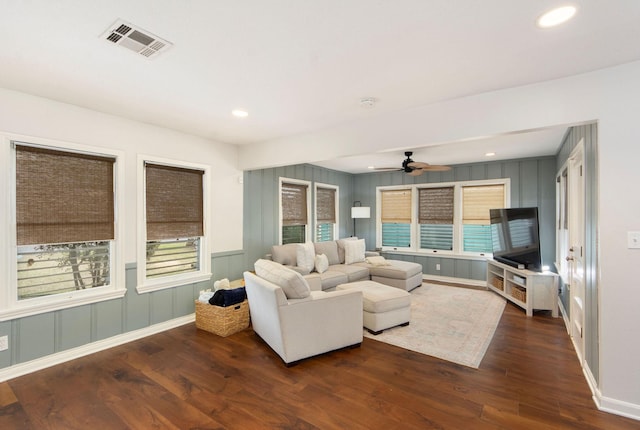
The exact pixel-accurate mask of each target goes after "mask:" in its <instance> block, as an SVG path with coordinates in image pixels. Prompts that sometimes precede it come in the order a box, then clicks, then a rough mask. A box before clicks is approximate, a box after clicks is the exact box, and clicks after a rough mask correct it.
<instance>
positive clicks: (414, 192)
mask: <svg viewBox="0 0 640 430" xmlns="http://www.w3.org/2000/svg"><path fill="white" fill-rule="evenodd" d="M481 185H504V193H505V207H511V178H497V179H483V180H477V181H458V182H429V183H422V184H411V185H391V186H378V187H376V214H377V215H376V247H377V248H378V249H381V250H382V251H384V252H399V253H411V254H415V255H432V256H439V255H444V256H447V257H457V258H471V259H473V258H483V259H484V258H490V257H491V256H492V254H491V253H479V252H468V251H463V250H462V248H463V238H462V188H463V187H467V186H481ZM442 187H453V198H454V206H453V219H454V223H453V229H454V232H453V234H454V241H453V250H451V251H449V250H440V249H421V248H420V246H419V243H418V238H419V237H420V225H419V224H418V200H417V199H418V197H417V196H418V190H420V189H422V188H442ZM385 190H411V245H412V246H411V247H393V246H382V222H381V214H382V211H381V209H382V199H381V192H382V191H385Z"/></svg>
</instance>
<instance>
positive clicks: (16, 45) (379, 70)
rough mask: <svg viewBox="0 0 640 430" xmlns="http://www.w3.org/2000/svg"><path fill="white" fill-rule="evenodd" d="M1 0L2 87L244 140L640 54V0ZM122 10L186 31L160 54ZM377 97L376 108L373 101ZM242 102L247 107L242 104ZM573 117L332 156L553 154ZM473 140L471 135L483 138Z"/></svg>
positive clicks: (159, 26)
mask: <svg viewBox="0 0 640 430" xmlns="http://www.w3.org/2000/svg"><path fill="white" fill-rule="evenodd" d="M564 3H566V2H564V1H560V0H518V1H513V0H483V1H476V0H466V1H463V0H459V1H451V0H397V1H388V0H323V1H312V0H268V1H265V0H236V1H233V2H228V1H213V0H189V1H178V0H111V1H108V2H104V1H87V0H56V1H50V0H32V1H21V0H0V11H1V13H0V40H2V42H0V87H4V88H7V89H13V90H17V91H22V92H26V93H30V94H35V95H38V96H42V97H46V98H50V99H54V100H59V101H63V102H66V103H71V104H75V105H79V106H83V107H87V108H90V109H94V110H98V111H102V112H106V113H111V114H115V115H120V116H124V117H128V118H132V119H135V120H138V121H143V122H147V123H151V124H157V125H161V126H164V127H170V128H173V129H176V130H180V131H184V132H187V133H190V134H195V135H200V136H204V137H208V138H210V139H212V140H215V141H220V142H227V143H232V144H240V145H245V144H259V143H261V142H268V141H271V140H274V139H282V138H287V137H291V136H295V135H298V134H307V135H308V134H309V133H314V132H320V131H322V130H326V129H329V128H332V127H337V126H340V125H344V124H345V123H349V122H355V123H357V121H358V120H361V119H363V118H368V117H371V116H375V117H376V118H377V119H378V120H379V121H384V118H385V114H392V113H393V114H397V113H398V112H401V111H402V110H406V109H412V108H415V107H418V106H423V105H427V104H430V103H435V102H438V101H443V100H449V99H452V98H456V97H461V96H467V95H472V94H478V93H482V92H486V91H493V90H498V89H502V88H508V87H513V86H520V85H527V84H530V83H535V82H540V81H545V80H550V79H555V78H561V77H565V76H570V75H574V74H578V73H583V72H588V71H592V70H596V69H600V68H605V67H610V66H614V65H618V64H622V63H626V62H631V61H636V60H638V59H640V44H639V43H638V40H640V25H639V23H640V1H637V0H614V1H602V0H580V1H577V0H576V1H573V3H575V4H576V5H578V7H579V10H578V13H577V15H576V17H575V18H574V19H573V20H572V21H570V22H569V23H567V24H565V25H564V26H562V27H559V28H554V29H548V30H540V29H538V28H537V27H536V26H535V25H534V20H535V19H536V17H537V16H539V15H540V14H541V13H542V12H544V11H546V10H547V9H550V8H551V7H553V6H557V5H560V4H564ZM117 19H123V20H125V21H128V22H131V23H133V24H134V25H137V26H139V27H141V28H142V29H145V30H147V31H149V32H151V33H153V34H155V35H157V36H159V37H161V38H163V39H166V40H168V41H170V42H171V43H173V47H172V48H171V49H169V50H167V51H166V52H164V53H163V54H161V55H160V56H158V57H157V58H155V59H146V58H144V57H142V56H139V55H136V54H134V53H133V52H131V51H128V50H126V49H123V48H121V47H118V46H114V45H113V44H110V43H109V42H107V41H104V40H102V39H101V38H100V36H101V35H102V34H103V33H104V32H105V31H106V30H107V29H108V28H109V26H111V25H112V24H113V23H114V22H115V21H116V20H117ZM363 97H375V98H376V99H377V100H378V102H377V103H376V106H375V107H374V108H373V109H363V108H361V107H360V105H359V101H360V99H361V98H363ZM235 108H243V109H246V110H247V111H249V116H248V117H247V118H244V119H238V118H234V117H232V116H231V114H230V112H231V110H232V109H235ZM565 130H566V128H560V129H550V130H538V131H536V132H535V133H534V134H531V133H519V134H511V135H508V136H499V137H496V138H490V139H488V138H486V137H485V138H484V139H477V140H473V141H467V142H457V143H448V144H444V145H442V144H441V145H438V146H432V147H426V145H428V144H429V142H425V147H424V148H415V147H414V148H402V146H401V144H392V143H390V146H389V150H390V151H389V152H385V153H378V154H372V155H366V154H365V155H366V156H363V157H351V158H349V159H341V160H332V161H327V162H323V163H321V164H322V165H324V166H326V167H329V168H335V169H339V170H345V171H352V172H359V171H366V166H368V165H376V166H384V167H391V166H395V165H399V164H400V163H401V162H402V159H404V154H403V151H404V150H406V149H411V150H414V151H415V153H416V154H415V155H414V157H413V159H414V160H416V161H426V162H429V163H433V164H458V163H466V162H473V161H480V160H483V159H484V153H485V152H487V151H490V150H491V151H494V152H496V153H497V156H496V158H518V157H523V156H538V155H549V154H554V153H555V151H556V150H557V148H558V145H559V143H560V141H559V139H560V138H561V137H562V135H563V134H564V132H565ZM471 143H472V144H471Z"/></svg>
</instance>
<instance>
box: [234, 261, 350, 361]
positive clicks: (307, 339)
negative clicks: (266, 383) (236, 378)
mask: <svg viewBox="0 0 640 430" xmlns="http://www.w3.org/2000/svg"><path fill="white" fill-rule="evenodd" d="M262 262H266V263H262ZM261 265H262V266H261ZM278 266H279V267H278ZM264 267H268V270H267V272H265V269H264ZM256 273H258V274H262V275H263V276H265V277H266V278H270V279H271V280H272V281H276V282H277V283H275V282H271V281H270V280H268V279H265V277H262V276H258V275H256V274H253V273H251V272H244V280H245V287H246V291H247V298H248V300H249V312H250V314H251V324H252V326H253V330H254V331H255V333H256V334H257V335H258V336H260V338H262V340H264V341H265V342H266V343H267V344H268V345H269V346H270V347H271V349H273V351H275V353H276V354H278V355H279V356H280V357H281V358H282V360H283V361H284V362H285V364H286V365H287V366H290V365H291V364H293V363H295V362H297V361H299V360H302V359H304V358H308V357H312V356H315V355H318V354H323V353H325V352H329V351H334V350H337V349H341V348H345V347H350V346H359V345H360V344H361V343H362V293H361V292H359V291H353V290H347V291H332V292H324V291H310V290H309V286H308V284H306V281H305V280H304V279H303V278H302V276H300V274H299V273H297V272H295V271H293V270H290V269H287V268H284V266H282V265H280V264H278V263H275V262H272V261H267V260H259V261H258V262H256ZM292 273H294V274H295V275H292ZM300 280H302V283H300ZM293 283H296V287H295V288H297V291H293V292H292V290H291V287H292V284H293ZM283 287H284V288H283ZM305 288H306V292H305ZM285 291H287V292H288V293H289V297H287V294H285ZM298 296H304V297H298Z"/></svg>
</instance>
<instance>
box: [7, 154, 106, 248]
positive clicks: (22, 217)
mask: <svg viewBox="0 0 640 430" xmlns="http://www.w3.org/2000/svg"><path fill="white" fill-rule="evenodd" d="M15 148H16V225H17V243H18V245H42V244H59V243H71V242H91V241H100V240H112V239H113V238H114V203H113V195H114V186H113V165H114V163H115V158H112V157H101V156H93V155H88V154H76V153H72V152H64V151H58V150H52V149H44V148H36V147H32V146H25V145H20V144H19V143H16V145H15Z"/></svg>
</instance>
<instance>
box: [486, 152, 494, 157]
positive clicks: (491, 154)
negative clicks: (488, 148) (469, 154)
mask: <svg viewBox="0 0 640 430" xmlns="http://www.w3.org/2000/svg"><path fill="white" fill-rule="evenodd" d="M484 155H485V157H493V156H494V155H496V153H495V152H487V153H486V154H484Z"/></svg>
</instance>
